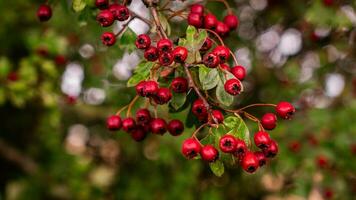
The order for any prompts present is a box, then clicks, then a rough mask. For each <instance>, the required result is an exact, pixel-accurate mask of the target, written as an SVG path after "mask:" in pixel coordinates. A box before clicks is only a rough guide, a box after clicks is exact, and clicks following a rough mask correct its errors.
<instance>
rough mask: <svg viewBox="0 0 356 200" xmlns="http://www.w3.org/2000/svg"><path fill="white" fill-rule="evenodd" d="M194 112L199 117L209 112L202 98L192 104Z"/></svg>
mask: <svg viewBox="0 0 356 200" xmlns="http://www.w3.org/2000/svg"><path fill="white" fill-rule="evenodd" d="M192 112H193V114H194V115H195V116H197V117H205V116H207V114H208V111H207V108H206V106H205V104H204V102H203V100H201V99H197V100H195V101H194V103H193V106H192Z"/></svg>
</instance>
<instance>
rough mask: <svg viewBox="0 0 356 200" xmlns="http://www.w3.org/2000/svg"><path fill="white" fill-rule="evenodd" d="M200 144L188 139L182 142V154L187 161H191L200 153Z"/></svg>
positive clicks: (193, 139)
mask: <svg viewBox="0 0 356 200" xmlns="http://www.w3.org/2000/svg"><path fill="white" fill-rule="evenodd" d="M200 150H201V146H200V143H199V142H198V141H197V140H196V139H195V138H188V139H186V140H184V142H183V145H182V154H183V155H184V156H185V157H186V158H187V159H192V158H194V157H196V156H197V155H198V153H200Z"/></svg>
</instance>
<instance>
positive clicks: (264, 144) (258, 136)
mask: <svg viewBox="0 0 356 200" xmlns="http://www.w3.org/2000/svg"><path fill="white" fill-rule="evenodd" d="M253 140H254V142H255V145H256V146H257V147H258V148H260V149H266V148H268V146H269V144H270V142H271V138H270V137H269V134H268V133H267V132H265V131H258V132H257V133H255V135H254V136H253Z"/></svg>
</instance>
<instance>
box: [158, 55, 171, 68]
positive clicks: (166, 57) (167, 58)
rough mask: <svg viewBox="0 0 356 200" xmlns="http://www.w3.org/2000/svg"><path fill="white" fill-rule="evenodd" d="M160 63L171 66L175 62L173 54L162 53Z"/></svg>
mask: <svg viewBox="0 0 356 200" xmlns="http://www.w3.org/2000/svg"><path fill="white" fill-rule="evenodd" d="M158 60H159V64H161V65H163V66H169V65H171V64H172V63H173V56H172V54H171V53H162V54H161V55H160V56H159V58H158Z"/></svg>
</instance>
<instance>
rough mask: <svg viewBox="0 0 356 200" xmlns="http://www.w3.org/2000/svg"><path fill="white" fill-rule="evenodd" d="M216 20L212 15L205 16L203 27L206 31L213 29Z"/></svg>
mask: <svg viewBox="0 0 356 200" xmlns="http://www.w3.org/2000/svg"><path fill="white" fill-rule="evenodd" d="M217 23H218V19H217V18H216V17H215V15H213V14H210V13H209V14H206V15H205V17H204V27H205V28H206V29H215V28H216V25H217Z"/></svg>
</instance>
